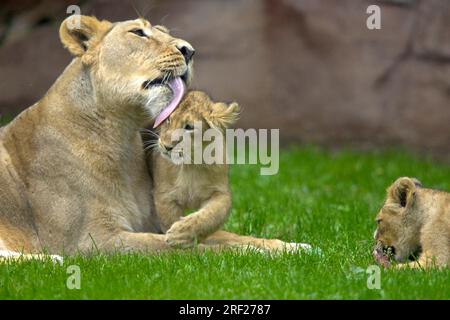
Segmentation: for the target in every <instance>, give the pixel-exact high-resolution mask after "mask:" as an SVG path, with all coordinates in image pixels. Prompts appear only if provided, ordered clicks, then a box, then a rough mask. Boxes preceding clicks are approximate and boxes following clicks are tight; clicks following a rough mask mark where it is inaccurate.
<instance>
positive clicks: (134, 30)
mask: <svg viewBox="0 0 450 320" xmlns="http://www.w3.org/2000/svg"><path fill="white" fill-rule="evenodd" d="M129 32H131V33H134V34H135V35H137V36H139V37H144V38H148V37H147V35H146V34H145V33H144V30H142V29H133V30H130V31H129Z"/></svg>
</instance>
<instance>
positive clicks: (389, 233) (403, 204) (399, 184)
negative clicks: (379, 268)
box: [373, 177, 421, 264]
mask: <svg viewBox="0 0 450 320" xmlns="http://www.w3.org/2000/svg"><path fill="white" fill-rule="evenodd" d="M420 187H421V184H420V182H419V181H418V180H417V179H414V178H406V177H404V178H399V179H397V180H396V181H395V182H394V183H393V184H392V185H391V186H390V187H389V188H388V189H387V197H386V201H385V203H384V205H383V207H382V208H381V210H380V212H379V213H378V215H377V217H376V223H377V230H376V231H375V235H374V237H375V241H376V245H375V249H374V252H373V254H374V257H375V259H376V260H377V261H379V262H381V263H382V264H383V262H387V260H388V258H389V257H390V256H392V257H394V258H395V260H396V261H397V262H404V261H405V260H407V259H408V258H409V257H410V256H411V255H412V254H415V253H417V251H418V250H420V241H419V232H418V226H419V224H420V219H418V218H419V217H418V215H417V214H416V213H417V208H416V190H417V189H418V188H420Z"/></svg>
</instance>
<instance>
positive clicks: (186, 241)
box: [166, 219, 197, 248]
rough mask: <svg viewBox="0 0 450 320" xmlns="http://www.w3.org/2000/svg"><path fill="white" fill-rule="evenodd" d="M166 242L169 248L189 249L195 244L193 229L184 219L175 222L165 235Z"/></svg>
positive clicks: (195, 237) (195, 238)
mask: <svg viewBox="0 0 450 320" xmlns="http://www.w3.org/2000/svg"><path fill="white" fill-rule="evenodd" d="M166 242H167V243H168V244H169V245H170V246H171V247H176V248H191V247H193V246H194V245H195V244H196V242H197V236H196V234H195V232H194V230H193V228H192V227H191V226H190V225H189V223H187V221H186V220H185V219H183V220H180V221H177V222H175V223H174V224H173V225H172V226H171V227H170V229H169V230H168V231H167V233H166Z"/></svg>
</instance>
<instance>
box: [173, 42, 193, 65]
mask: <svg viewBox="0 0 450 320" xmlns="http://www.w3.org/2000/svg"><path fill="white" fill-rule="evenodd" d="M177 49H178V50H179V51H180V52H181V54H182V55H183V57H184V61H186V64H188V63H189V62H190V61H191V60H192V57H193V56H194V53H195V50H194V48H192V47H190V46H187V45H179V46H177Z"/></svg>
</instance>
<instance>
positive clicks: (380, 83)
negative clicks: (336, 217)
mask: <svg viewBox="0 0 450 320" xmlns="http://www.w3.org/2000/svg"><path fill="white" fill-rule="evenodd" d="M71 4H78V5H79V6H80V7H81V10H82V13H83V14H88V15H95V16H97V17H98V18H101V19H108V20H113V21H117V20H125V19H134V18H136V17H137V13H136V11H139V12H140V14H142V15H145V16H146V17H148V19H149V20H150V21H151V22H152V23H153V24H164V25H166V26H167V27H169V28H170V29H171V30H172V33H173V34H174V35H176V36H179V37H182V38H185V39H186V40H188V41H190V42H191V43H192V44H193V45H194V46H195V48H196V50H197V53H196V57H195V58H196V69H195V70H196V78H195V81H194V87H196V88H200V89H203V90H205V91H207V92H208V93H210V94H211V95H212V97H213V98H214V99H217V100H225V101H231V100H235V101H238V102H240V104H241V106H242V107H243V114H242V117H241V120H240V123H239V126H241V127H244V128H248V127H251V128H280V135H281V139H282V142H283V143H284V144H289V143H308V144H309V143H312V144H321V145H326V146H330V147H342V146H350V147H358V148H375V147H396V146H402V147H406V148H408V149H411V150H415V151H419V152H422V153H424V154H431V155H434V156H437V157H440V158H443V159H450V1H449V0H384V1H381V0H369V1H365V0H358V1H355V0H228V1H223V0H215V1H213V0H159V1H158V0H145V1H143V0H125V1H124V0H115V1H113V0H111V1H107V0H103V1H102V0H85V1H65V0H58V1H57V0H55V1H49V0H41V1H39V0H23V1H13V0H2V1H1V4H0V114H2V115H3V116H4V117H5V116H13V115H15V114H17V113H19V112H20V111H21V110H23V109H24V108H26V107H28V106H30V105H31V104H33V103H34V102H36V101H37V100H38V99H39V98H40V97H42V96H43V95H44V94H45V91H46V90H47V89H48V88H49V87H50V85H51V84H52V83H53V82H54V81H55V79H56V78H57V76H58V75H59V74H60V73H61V72H62V71H63V69H64V67H65V66H66V65H67V64H68V63H69V61H70V59H71V57H70V56H69V54H68V53H67V52H66V51H65V50H64V49H63V48H62V46H61V44H60V42H59V39H58V27H59V23H60V22H61V21H62V20H63V19H64V18H65V17H66V16H67V13H66V9H67V7H68V6H69V5H71ZM371 4H377V5H379V6H380V7H381V10H382V11H381V14H382V16H381V17H382V19H381V23H382V29H381V30H368V29H367V28H366V19H367V17H368V14H366V9H367V7H368V6H369V5H371Z"/></svg>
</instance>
